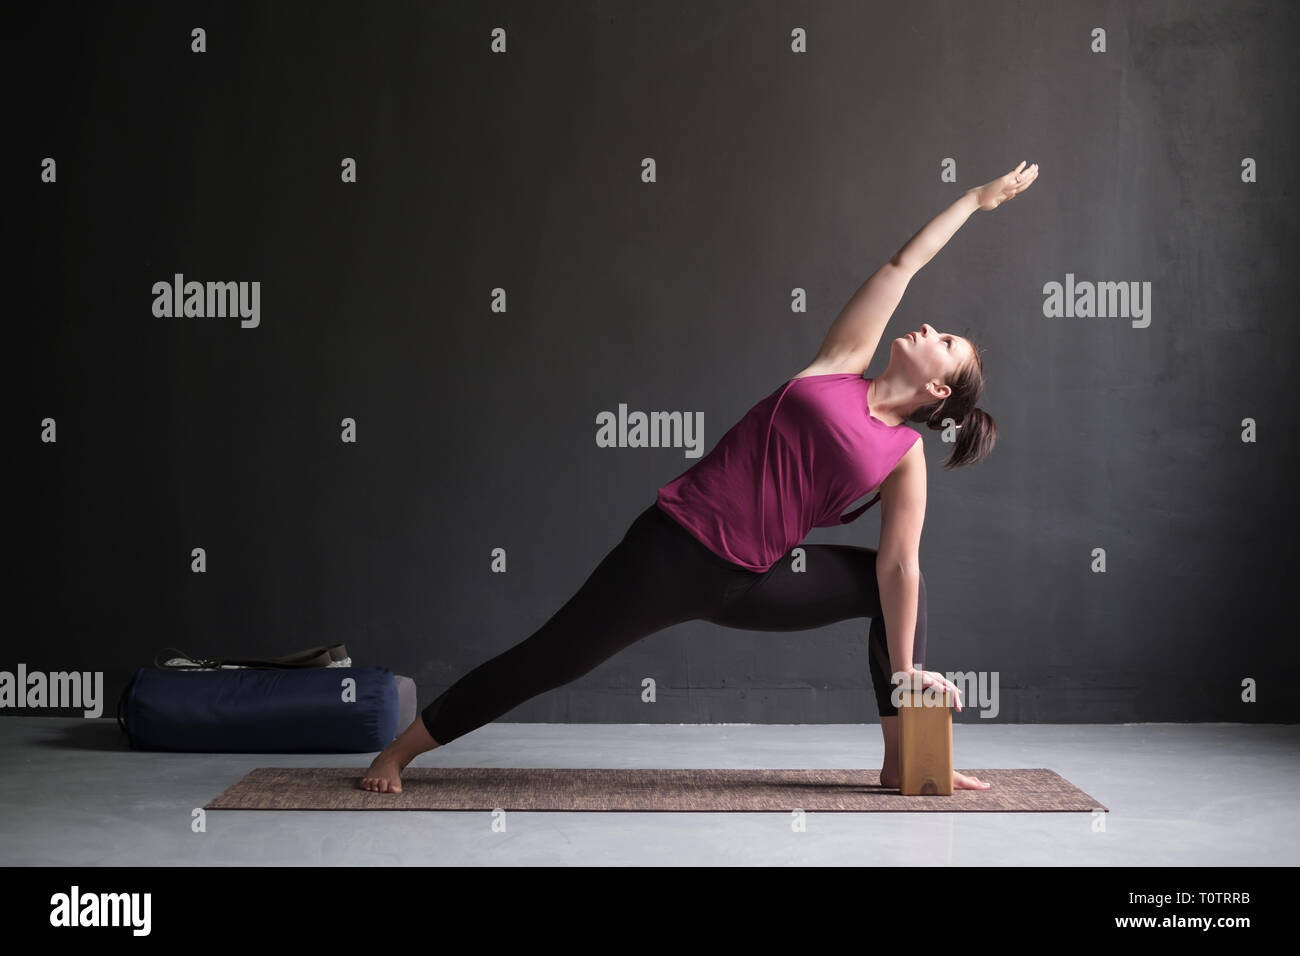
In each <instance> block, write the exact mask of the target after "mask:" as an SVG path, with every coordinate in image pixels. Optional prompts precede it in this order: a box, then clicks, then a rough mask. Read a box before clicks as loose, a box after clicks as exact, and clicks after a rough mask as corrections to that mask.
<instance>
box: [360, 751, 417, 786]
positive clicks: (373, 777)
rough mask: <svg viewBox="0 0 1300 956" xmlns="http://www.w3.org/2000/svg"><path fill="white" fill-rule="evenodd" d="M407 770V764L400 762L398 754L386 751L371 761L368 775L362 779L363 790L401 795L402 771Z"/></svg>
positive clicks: (367, 771)
mask: <svg viewBox="0 0 1300 956" xmlns="http://www.w3.org/2000/svg"><path fill="white" fill-rule="evenodd" d="M405 769H406V764H404V763H402V762H400V761H399V760H398V759H397V755H396V754H392V753H389V752H388V751H387V750H385V751H384V752H383V753H381V754H380V755H379V756H378V757H376V758H375V759H374V760H373V761H371V763H370V767H369V769H367V770H366V775H365V776H364V777H362V778H361V789H362V790H373V791H375V792H376V793H401V792H402V771H403V770H405Z"/></svg>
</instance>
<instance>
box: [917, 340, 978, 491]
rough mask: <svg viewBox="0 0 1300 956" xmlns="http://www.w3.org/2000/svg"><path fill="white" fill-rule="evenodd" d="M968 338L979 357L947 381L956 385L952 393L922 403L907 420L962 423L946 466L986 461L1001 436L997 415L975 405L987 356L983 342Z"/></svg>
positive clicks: (935, 424)
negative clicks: (994, 417) (995, 420)
mask: <svg viewBox="0 0 1300 956" xmlns="http://www.w3.org/2000/svg"><path fill="white" fill-rule="evenodd" d="M966 338H967V341H970V343H971V346H972V348H973V349H974V351H975V358H973V359H971V360H970V361H969V362H967V363H966V364H965V365H963V366H962V367H961V368H959V369H958V370H957V372H956V373H955V374H954V375H953V377H952V379H951V380H950V381H948V382H947V383H946V384H947V385H948V387H949V388H951V389H952V394H951V395H949V396H948V397H947V398H943V399H940V400H939V401H937V402H931V403H930V404H929V405H922V406H921V407H920V408H918V409H916V410H915V411H914V412H912V414H910V415H908V416H907V418H906V421H909V422H917V423H919V424H922V425H926V426H928V427H929V428H935V429H942V428H943V427H944V420H945V419H949V418H951V419H954V420H955V421H956V423H957V425H959V426H960V427H959V428H958V429H957V441H956V443H955V444H954V446H953V450H952V454H951V455H949V456H948V460H947V461H946V462H944V465H943V467H944V468H945V469H952V468H960V467H962V466H963V465H973V464H975V463H976V462H977V461H983V460H984V459H985V458H987V457H988V456H989V453H990V452H992V451H993V445H994V443H995V442H996V441H997V437H998V426H997V423H996V422H994V421H993V416H992V415H990V414H989V413H988V412H986V411H984V409H982V408H976V407H975V403H976V402H977V401H979V397H980V395H982V394H983V392H984V359H983V357H982V356H981V354H980V349H979V346H977V345H976V344H975V342H974V341H973V340H971V339H970V337H969V336H967V337H966Z"/></svg>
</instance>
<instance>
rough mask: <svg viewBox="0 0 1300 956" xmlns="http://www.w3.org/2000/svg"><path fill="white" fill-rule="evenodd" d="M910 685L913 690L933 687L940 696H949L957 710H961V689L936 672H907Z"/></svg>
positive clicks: (913, 670)
mask: <svg viewBox="0 0 1300 956" xmlns="http://www.w3.org/2000/svg"><path fill="white" fill-rule="evenodd" d="M907 676H908V679H909V680H910V683H909V684H908V686H909V687H910V688H911V689H913V690H922V691H924V690H926V689H927V688H930V687H933V688H935V689H936V690H937V691H938V692H939V693H941V694H951V695H952V699H953V701H954V702H955V703H956V705H957V709H958V710H961V688H960V687H958V686H957V685H956V684H954V683H953V682H952V681H950V680H948V678H946V677H944V676H943V675H942V674H940V673H939V672H938V671H923V670H919V669H917V668H912V669H911V670H909V671H907Z"/></svg>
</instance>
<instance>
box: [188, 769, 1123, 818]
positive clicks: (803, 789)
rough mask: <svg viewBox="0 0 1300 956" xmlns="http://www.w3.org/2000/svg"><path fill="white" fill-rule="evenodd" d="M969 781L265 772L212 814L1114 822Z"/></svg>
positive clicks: (1046, 787) (1050, 782)
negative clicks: (911, 783)
mask: <svg viewBox="0 0 1300 956" xmlns="http://www.w3.org/2000/svg"><path fill="white" fill-rule="evenodd" d="M961 772H962V773H965V774H971V775H973V776H976V777H979V778H980V780H983V781H985V782H987V783H991V784H992V785H993V786H992V787H991V788H989V789H988V790H956V791H954V792H953V793H952V795H951V796H908V797H905V796H902V795H901V794H900V793H899V792H898V790H897V789H885V788H883V787H881V785H880V773H879V771H876V770H690V769H680V770H653V769H636V770H629V769H565V770H554V769H547V768H540V767H407V768H406V770H405V771H404V772H403V773H402V792H401V793H375V792H372V791H369V790H362V789H361V788H360V786H359V783H360V780H361V777H362V776H363V774H364V773H365V768H361V767H357V768H346V767H258V768H257V769H256V770H254V771H252V772H251V773H250V774H248V775H247V776H246V777H244V778H243V779H242V780H240V781H239V782H238V783H236V784H234V785H233V786H232V787H230V788H229V789H227V790H226V791H225V792H224V793H222V794H221V795H220V796H219V797H217V798H216V799H215V800H213V801H212V802H211V803H209V804H207V805H206V806H205V807H204V809H205V810H480V811H481V810H489V811H490V810H496V809H501V810H561V811H574V810H579V811H582V810H586V811H597V810H606V811H608V810H621V811H635V812H645V811H677V812H685V813H700V812H709V811H714V812H728V813H754V812H765V811H767V812H776V813H788V812H790V811H791V810H793V809H796V808H798V809H802V810H822V811H832V810H833V811H843V812H849V813H876V812H882V811H884V812H888V811H900V810H901V811H906V812H909V813H913V812H916V811H923V810H936V811H943V812H945V813H951V812H953V811H956V810H970V811H1009V812H1013V813H1033V812H1057V813H1059V812H1078V813H1091V812H1092V811H1093V810H1103V811H1106V812H1109V808H1107V807H1105V806H1103V805H1102V804H1100V803H1098V802H1097V801H1096V800H1094V799H1093V798H1092V797H1090V796H1088V794H1086V793H1084V792H1083V791H1082V790H1080V789H1078V788H1077V787H1075V786H1074V785H1073V784H1071V783H1070V782H1069V781H1068V780H1066V779H1064V778H1063V777H1061V776H1060V775H1058V774H1057V773H1055V772H1054V771H1051V770H1046V769H1042V768H1036V769H1033V770H979V769H976V770H965V769H963V770H962V771H961Z"/></svg>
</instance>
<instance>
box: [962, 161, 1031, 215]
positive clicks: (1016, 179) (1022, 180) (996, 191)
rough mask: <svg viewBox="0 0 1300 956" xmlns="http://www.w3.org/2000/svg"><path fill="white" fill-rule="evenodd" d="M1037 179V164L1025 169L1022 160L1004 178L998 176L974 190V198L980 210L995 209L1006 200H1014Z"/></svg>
mask: <svg viewBox="0 0 1300 956" xmlns="http://www.w3.org/2000/svg"><path fill="white" fill-rule="evenodd" d="M1037 178H1038V164H1037V163H1034V165H1032V166H1030V167H1029V168H1028V169H1025V162H1024V160H1021V161H1020V165H1019V166H1017V167H1016V168H1015V169H1013V170H1011V172H1009V173H1007V174H1006V175H1005V176H999V177H998V178H997V179H995V180H993V182H991V183H985V184H984V185H983V186H981V187H980V188H979V189H977V190H975V198H976V200H977V201H978V202H979V207H980V208H981V209H997V208H998V206H1000V205H1002V204H1003V203H1004V202H1007V201H1008V200H1011V199H1014V198H1015V197H1016V196H1018V195H1020V194H1021V193H1022V192H1024V191H1025V190H1026V189H1028V188H1029V184H1030V183H1032V182H1033V181H1034V180H1035V179H1037Z"/></svg>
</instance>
